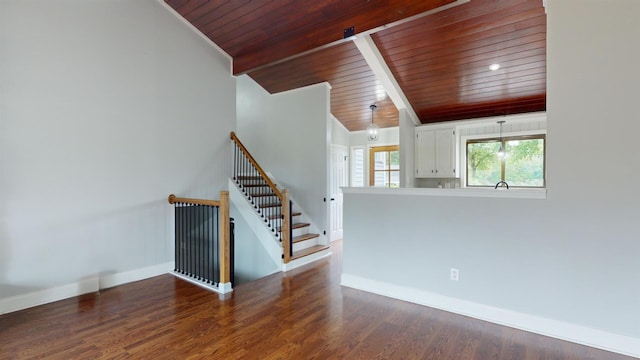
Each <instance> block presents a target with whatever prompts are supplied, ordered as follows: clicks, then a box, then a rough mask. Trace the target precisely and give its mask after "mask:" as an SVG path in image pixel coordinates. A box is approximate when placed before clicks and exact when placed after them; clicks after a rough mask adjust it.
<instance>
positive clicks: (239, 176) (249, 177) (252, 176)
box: [237, 175, 262, 180]
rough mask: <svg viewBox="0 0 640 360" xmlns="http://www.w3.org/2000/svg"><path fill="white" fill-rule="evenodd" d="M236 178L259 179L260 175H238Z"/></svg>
mask: <svg viewBox="0 0 640 360" xmlns="http://www.w3.org/2000/svg"><path fill="white" fill-rule="evenodd" d="M237 179H238V180H240V179H242V180H261V179H262V176H260V175H238V176H237Z"/></svg>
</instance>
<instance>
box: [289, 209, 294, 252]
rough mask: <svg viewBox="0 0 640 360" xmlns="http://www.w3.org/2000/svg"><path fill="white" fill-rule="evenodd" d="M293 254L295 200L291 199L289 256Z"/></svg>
mask: <svg viewBox="0 0 640 360" xmlns="http://www.w3.org/2000/svg"><path fill="white" fill-rule="evenodd" d="M291 256H293V201H291V200H289V257H291Z"/></svg>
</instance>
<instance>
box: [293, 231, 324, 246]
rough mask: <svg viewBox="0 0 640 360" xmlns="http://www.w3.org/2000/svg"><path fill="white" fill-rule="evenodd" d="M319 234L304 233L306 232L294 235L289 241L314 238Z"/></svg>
mask: <svg viewBox="0 0 640 360" xmlns="http://www.w3.org/2000/svg"><path fill="white" fill-rule="evenodd" d="M319 236H320V234H312V233H306V234H302V235H298V236H295V237H294V238H293V239H291V241H292V242H293V243H294V244H295V243H297V242H300V241H305V240H309V239H315V238H317V237H319Z"/></svg>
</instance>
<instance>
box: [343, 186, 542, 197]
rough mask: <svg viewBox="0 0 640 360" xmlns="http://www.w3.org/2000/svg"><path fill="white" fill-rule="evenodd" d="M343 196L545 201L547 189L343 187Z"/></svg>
mask: <svg viewBox="0 0 640 360" xmlns="http://www.w3.org/2000/svg"><path fill="white" fill-rule="evenodd" d="M342 192H343V193H345V194H371V195H413V196H449V197H452V196H456V197H489V198H513V199H546V198H547V189H541V188H535V189H523V188H511V189H504V188H500V189H492V188H491V189H488V188H450V189H447V188H443V189H440V188H383V187H343V188H342Z"/></svg>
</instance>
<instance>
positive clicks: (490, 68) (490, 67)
mask: <svg viewBox="0 0 640 360" xmlns="http://www.w3.org/2000/svg"><path fill="white" fill-rule="evenodd" d="M498 69H500V64H491V65H489V70H491V71H496V70H498Z"/></svg>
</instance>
